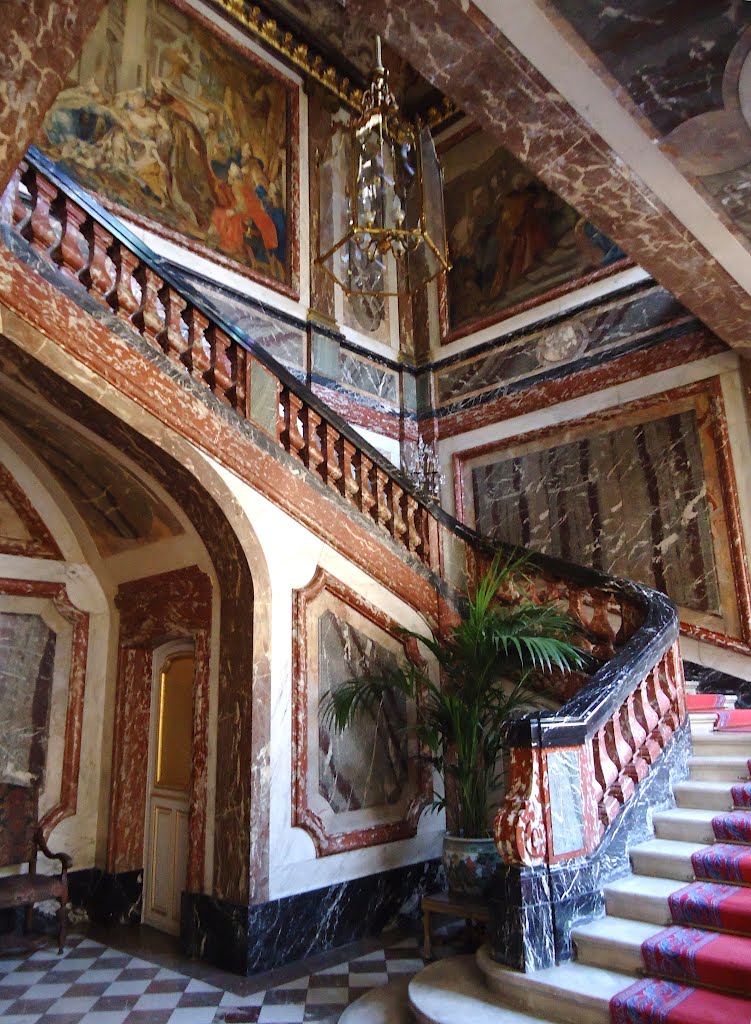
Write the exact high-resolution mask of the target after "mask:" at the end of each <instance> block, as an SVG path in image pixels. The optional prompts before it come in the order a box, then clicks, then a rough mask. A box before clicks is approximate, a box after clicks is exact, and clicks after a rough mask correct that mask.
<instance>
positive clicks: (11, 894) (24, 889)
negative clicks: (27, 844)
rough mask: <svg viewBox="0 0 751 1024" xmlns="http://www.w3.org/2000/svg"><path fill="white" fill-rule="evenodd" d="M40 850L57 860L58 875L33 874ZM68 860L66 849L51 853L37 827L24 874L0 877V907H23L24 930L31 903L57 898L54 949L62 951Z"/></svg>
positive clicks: (64, 931)
mask: <svg viewBox="0 0 751 1024" xmlns="http://www.w3.org/2000/svg"><path fill="white" fill-rule="evenodd" d="M40 852H41V853H43V854H44V856H45V857H48V858H49V859H50V860H59V861H60V874H59V875H40V874H37V856H38V854H39V853H40ZM71 864H72V860H71V858H70V857H69V856H68V854H67V853H52V852H51V851H50V849H49V847H48V846H47V842H46V840H45V838H44V834H43V832H42V830H41V829H40V828H37V829H36V830H35V832H34V835H33V837H32V849H31V857H30V858H29V873H28V874H27V875H9V876H7V877H5V878H0V909H11V908H12V909H15V908H16V907H26V931H27V933H28V932H29V931H30V930H31V917H32V914H33V911H34V904H35V903H40V902H41V901H42V900H50V899H57V900H59V901H60V910H59V912H58V934H57V950H58V953H62V951H63V946H64V945H65V936H66V934H67V929H68V916H67V911H66V904H67V902H68V869H69V868H70V866H71Z"/></svg>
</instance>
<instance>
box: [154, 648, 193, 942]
mask: <svg viewBox="0 0 751 1024" xmlns="http://www.w3.org/2000/svg"><path fill="white" fill-rule="evenodd" d="M194 674H195V659H194V656H193V650H192V647H188V646H187V645H186V644H185V643H182V644H170V645H168V646H167V647H163V648H160V650H159V651H157V652H156V653H155V656H154V688H153V690H154V692H153V699H152V712H151V742H150V745H149V746H150V750H149V788H148V798H147V811H146V817H147V820H146V868H145V873H144V887H143V889H144V891H143V920H144V922H145V923H146V924H150V925H153V926H154V927H155V928H159V929H160V930H161V931H165V932H170V933H172V934H173V935H177V934H178V933H179V931H180V899H181V894H182V891H183V889H184V888H185V879H186V871H187V865H188V811H189V806H190V779H191V764H192V747H193V677H194Z"/></svg>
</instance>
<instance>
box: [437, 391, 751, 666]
mask: <svg viewBox="0 0 751 1024" xmlns="http://www.w3.org/2000/svg"><path fill="white" fill-rule="evenodd" d="M454 460H455V464H454V470H455V481H456V489H457V511H458V513H459V515H460V517H461V518H462V519H463V520H464V521H465V522H467V523H469V524H471V525H472V526H474V527H476V529H478V530H479V531H480V533H483V534H488V535H490V536H492V537H496V538H498V539H500V540H504V541H510V542H511V543H518V544H522V545H524V546H528V547H531V548H532V549H533V550H536V551H542V552H544V553H546V554H551V555H556V556H558V557H560V558H564V559H567V560H570V561H573V562H578V563H581V564H583V565H591V566H593V567H594V568H595V569H602V570H603V571H605V572H608V573H612V574H613V575H615V576H621V577H625V578H628V579H634V580H638V581H639V582H640V583H645V584H647V585H648V586H650V587H655V588H656V589H657V590H661V591H663V592H664V593H666V594H667V595H668V596H669V597H671V598H672V599H673V601H675V603H676V604H677V605H678V608H679V611H680V615H681V628H682V631H683V632H684V633H685V634H686V635H689V636H694V637H696V638H697V639H699V640H707V641H709V642H711V643H716V644H719V645H720V646H724V647H730V648H733V649H735V650H739V651H742V652H744V653H748V650H749V643H750V642H751V592H750V588H749V575H748V567H747V563H746V554H745V547H744V543H743V530H742V525H741V520H740V511H739V507H738V495H737V489H736V483H735V474H734V471H733V465H732V460H731V455H730V446H729V442H728V435H727V424H726V419H725V410H724V404H723V400H722V394H721V391H720V385H719V381H718V380H717V378H715V379H713V380H709V381H701V382H699V383H698V384H692V385H688V386H685V387H682V388H677V389H675V390H674V391H670V392H665V393H664V394H662V395H658V396H654V397H650V398H645V399H640V400H639V401H636V402H632V403H630V404H629V405H625V406H621V407H620V408H617V409H609V410H606V411H604V412H599V413H596V414H594V415H592V416H589V417H587V418H585V419H582V420H576V421H572V422H570V423H563V424H559V425H557V426H555V427H553V428H548V429H545V430H542V431H537V432H533V433H531V434H523V435H520V436H518V437H512V438H509V439H507V440H504V441H503V442H501V443H500V444H494V445H489V446H486V447H484V448H478V449H474V450H471V451H465V452H461V453H459V454H458V455H455V456H454Z"/></svg>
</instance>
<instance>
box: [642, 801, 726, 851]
mask: <svg viewBox="0 0 751 1024" xmlns="http://www.w3.org/2000/svg"><path fill="white" fill-rule="evenodd" d="M716 814H717V812H716V811H704V810H700V809H698V808H695V807H674V808H672V809H671V810H669V811H657V812H656V813H655V815H654V817H653V819H652V824H653V825H654V830H655V837H656V838H657V839H677V840H678V841H679V842H682V843H701V844H702V846H708V845H709V844H710V843H713V842H714V841H715V835H714V832H713V831H712V818H714V817H715V815H716Z"/></svg>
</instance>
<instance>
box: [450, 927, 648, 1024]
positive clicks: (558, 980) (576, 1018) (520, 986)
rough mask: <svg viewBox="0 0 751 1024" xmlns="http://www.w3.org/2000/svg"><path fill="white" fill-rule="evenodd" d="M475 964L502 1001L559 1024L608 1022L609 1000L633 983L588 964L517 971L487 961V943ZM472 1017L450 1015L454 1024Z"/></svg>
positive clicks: (627, 976) (620, 974)
mask: <svg viewBox="0 0 751 1024" xmlns="http://www.w3.org/2000/svg"><path fill="white" fill-rule="evenodd" d="M477 963H478V965H479V967H480V970H481V971H482V973H483V974H484V975H485V981H486V984H487V985H488V987H489V988H490V989H491V990H492V992H494V993H495V994H496V996H497V997H498V998H500V999H503V1000H504V1002H505V1003H507V1004H508V1005H510V1006H512V1007H514V1008H515V1009H518V1010H521V1011H522V1012H524V1013H528V1014H530V1015H532V1016H534V1017H537V1018H539V1017H542V1018H545V1019H549V1020H553V1021H559V1022H561V1024H609V1022H610V1000H611V998H612V997H613V996H614V995H615V994H616V993H617V992H622V991H623V989H625V988H628V986H629V985H631V984H633V981H634V978H633V975H631V974H626V973H623V972H621V971H609V970H605V969H603V968H602V967H591V966H589V964H580V963H576V962H574V963H567V964H561V965H560V966H558V967H549V968H546V969H545V970H542V971H533V972H531V973H529V974H521V973H519V972H517V971H512V970H510V969H509V968H507V967H502V966H501V965H500V964H497V963H495V961H493V960H491V958H490V954H489V951H488V948H487V946H483V947H482V948H481V949H480V950H479V951H478V953H477ZM465 1020H466V1021H467V1024H469V1022H470V1021H472V1024H474V1018H472V1017H467V1018H461V1017H458V1018H454V1021H456V1024H458V1022H459V1021H461V1022H462V1024H464V1021H465Z"/></svg>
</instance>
